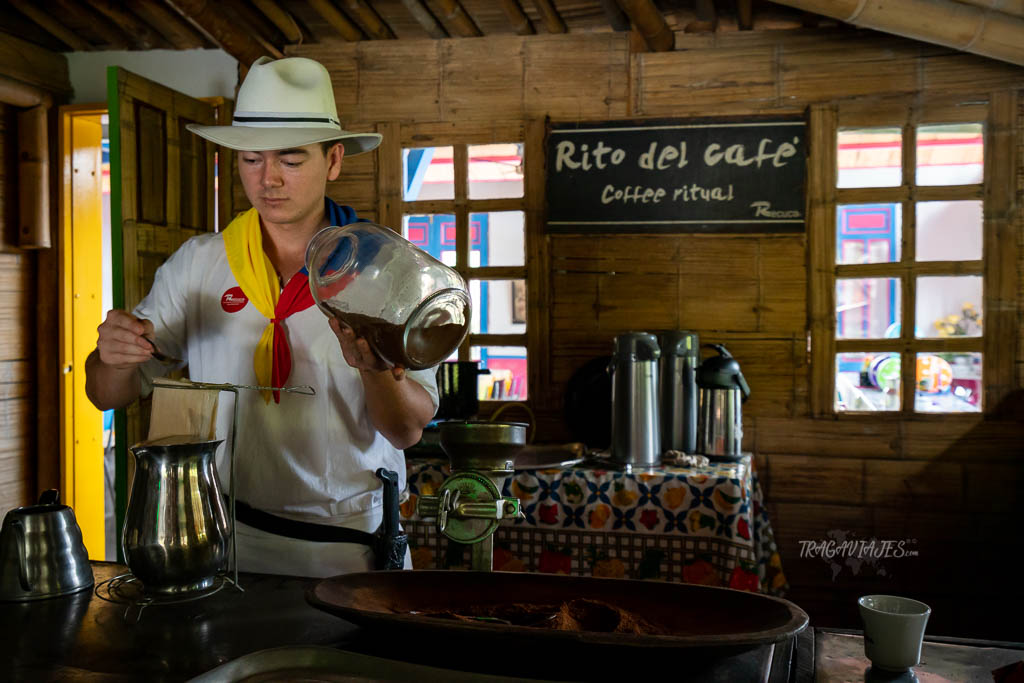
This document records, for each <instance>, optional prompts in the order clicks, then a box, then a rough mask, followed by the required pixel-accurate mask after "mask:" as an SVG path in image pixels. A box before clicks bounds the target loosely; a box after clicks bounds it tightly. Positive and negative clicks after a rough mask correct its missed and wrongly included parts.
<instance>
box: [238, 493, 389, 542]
mask: <svg viewBox="0 0 1024 683" xmlns="http://www.w3.org/2000/svg"><path fill="white" fill-rule="evenodd" d="M235 519H237V520H238V521H239V522H241V523H242V524H246V525H248V526H251V527H253V528H255V529H259V530H260V531H265V532H267V533H268V534H275V535H277V536H287V537H288V538H297V539H299V540H302V541H316V542H319V543H359V544H361V545H368V546H370V547H371V548H374V547H376V545H377V544H378V543H379V541H378V540H377V537H376V536H374V535H373V534H371V533H367V532H365V531H359V530H358V529H349V528H348V527H343V526H329V525H327V524H313V523H312V522H299V521H296V520H294V519H286V518H284V517H278V516H277V515H272V514H270V513H269V512H264V511H263V510H257V509H256V508H254V507H251V506H249V505H248V504H247V503H244V502H242V501H240V500H236V501H235Z"/></svg>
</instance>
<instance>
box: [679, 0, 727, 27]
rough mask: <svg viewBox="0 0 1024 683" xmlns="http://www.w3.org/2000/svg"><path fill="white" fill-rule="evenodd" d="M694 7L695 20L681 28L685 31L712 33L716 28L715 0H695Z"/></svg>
mask: <svg viewBox="0 0 1024 683" xmlns="http://www.w3.org/2000/svg"><path fill="white" fill-rule="evenodd" d="M694 9H695V10H696V14H697V19H696V21H691V22H690V23H689V24H687V25H686V27H685V28H684V29H683V30H684V31H685V32H686V33H708V32H710V33H714V31H715V29H717V28H718V12H717V11H716V10H715V0H695V3H694Z"/></svg>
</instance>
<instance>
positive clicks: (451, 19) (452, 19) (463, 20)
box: [437, 0, 483, 38]
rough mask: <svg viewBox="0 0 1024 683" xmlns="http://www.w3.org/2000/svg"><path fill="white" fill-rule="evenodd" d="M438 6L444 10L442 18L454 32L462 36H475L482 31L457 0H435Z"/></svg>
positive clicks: (480, 34)
mask: <svg viewBox="0 0 1024 683" xmlns="http://www.w3.org/2000/svg"><path fill="white" fill-rule="evenodd" d="M437 4H438V6H439V7H440V8H441V11H442V12H444V17H443V18H444V20H445V21H447V22H448V23H449V25H450V26H452V27H453V28H454V29H455V32H456V33H458V34H459V35H460V36H462V37H464V38H477V37H479V36H482V35H483V33H482V32H481V31H480V28H479V27H478V26H477V25H476V22H475V21H473V18H472V17H471V16H469V13H468V12H466V10H464V9H463V8H462V3H460V2H459V0H437Z"/></svg>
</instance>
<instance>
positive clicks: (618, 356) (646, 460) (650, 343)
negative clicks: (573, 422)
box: [609, 332, 661, 469]
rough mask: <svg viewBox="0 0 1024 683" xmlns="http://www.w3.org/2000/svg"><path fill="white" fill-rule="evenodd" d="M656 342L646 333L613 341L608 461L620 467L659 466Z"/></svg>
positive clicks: (657, 349)
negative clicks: (610, 435) (610, 430)
mask: <svg viewBox="0 0 1024 683" xmlns="http://www.w3.org/2000/svg"><path fill="white" fill-rule="evenodd" d="M660 356H661V350H660V348H659V347H658V340H657V338H655V336H654V335H653V334H649V333H647V332H629V333H627V334H620V335H619V336H617V337H616V338H615V351H614V353H613V354H612V360H611V365H610V366H609V370H610V371H611V374H612V444H611V459H612V461H613V462H615V463H616V464H618V465H622V466H624V467H626V468H627V469H628V468H632V467H641V468H649V467H656V466H658V465H659V464H660V462H661V425H660V416H659V415H658V358H659V357H660Z"/></svg>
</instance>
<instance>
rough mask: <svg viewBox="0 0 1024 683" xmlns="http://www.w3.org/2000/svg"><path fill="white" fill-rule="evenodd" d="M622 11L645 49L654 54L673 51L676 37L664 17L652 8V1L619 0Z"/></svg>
mask: <svg viewBox="0 0 1024 683" xmlns="http://www.w3.org/2000/svg"><path fill="white" fill-rule="evenodd" d="M619 5H620V6H621V7H622V10H623V11H624V12H625V13H626V15H627V16H628V17H629V20H630V21H631V22H633V25H634V26H636V28H637V30H638V31H640V35H641V36H643V38H644V42H646V43H647V47H649V48H650V49H651V50H653V51H655V52H668V51H670V50H673V49H675V46H676V37H675V34H673V33H672V29H670V28H669V26H668V24H667V23H666V22H665V17H663V16H661V12H659V11H658V8H657V7H655V6H654V2H652V0H619Z"/></svg>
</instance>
